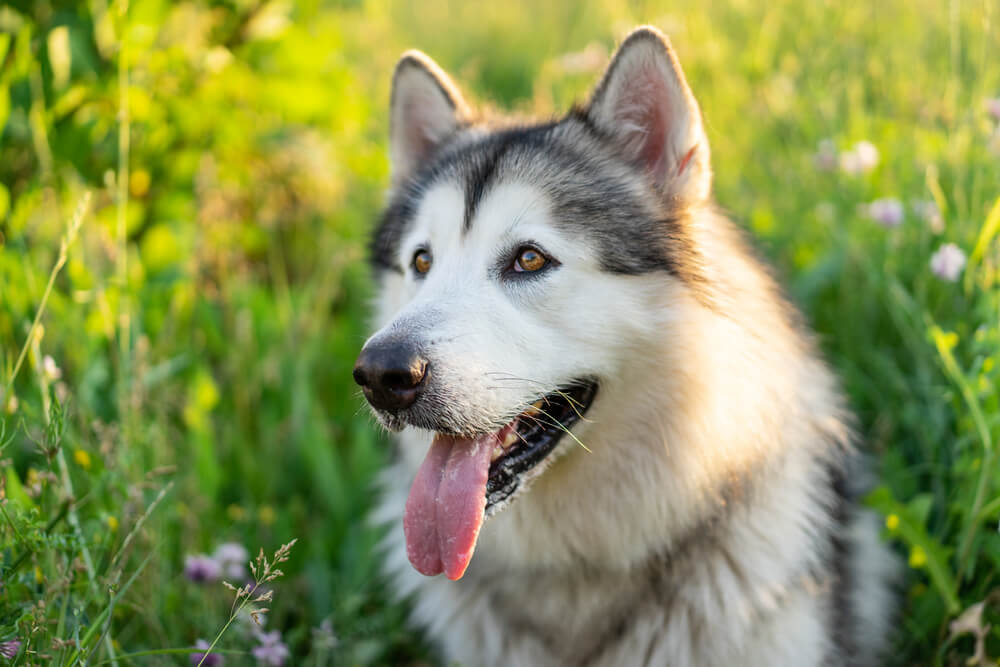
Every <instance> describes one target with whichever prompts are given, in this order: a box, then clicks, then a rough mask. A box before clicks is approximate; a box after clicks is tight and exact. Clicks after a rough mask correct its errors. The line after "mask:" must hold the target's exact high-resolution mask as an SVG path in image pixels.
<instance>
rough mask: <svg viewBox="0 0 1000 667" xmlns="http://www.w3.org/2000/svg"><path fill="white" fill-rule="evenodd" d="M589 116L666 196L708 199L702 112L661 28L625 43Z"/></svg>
mask: <svg viewBox="0 0 1000 667" xmlns="http://www.w3.org/2000/svg"><path fill="white" fill-rule="evenodd" d="M587 117H588V118H589V119H590V121H591V122H593V123H594V124H595V125H596V126H597V127H598V128H599V129H600V130H601V131H603V132H604V133H605V134H607V135H608V136H610V137H611V138H612V140H613V142H614V144H615V145H616V146H618V147H620V148H619V150H621V151H623V152H624V153H625V157H626V159H627V160H629V161H631V162H634V163H636V164H638V165H640V166H641V167H642V168H643V169H644V170H645V171H646V173H647V174H649V176H650V177H651V178H652V180H653V182H654V183H655V184H656V185H657V186H658V187H659V188H660V189H661V190H662V192H663V194H664V195H665V196H667V197H670V198H674V199H679V200H681V201H682V202H685V203H698V202H701V201H704V200H705V199H707V198H708V195H709V191H710V190H711V185H712V172H711V165H710V155H709V148H708V139H707V138H706V136H705V132H704V129H703V127H702V119H701V111H700V110H699V109H698V103H697V102H696V101H695V99H694V95H692V94H691V89H690V88H689V87H688V84H687V81H685V79H684V73H683V72H682V71H681V66H680V63H678V62H677V56H676V55H675V54H674V50H673V48H672V47H671V46H670V42H669V41H668V40H667V38H666V37H665V36H664V35H663V34H662V33H661V32H660V31H659V30H657V29H656V28H652V27H649V26H643V27H641V28H637V29H636V30H634V31H633V32H632V33H631V34H630V35H629V36H628V37H627V38H626V39H625V41H624V42H622V45H621V46H620V47H619V48H618V52H617V53H616V54H615V57H614V58H613V59H612V60H611V64H610V65H608V69H607V71H605V73H604V76H603V77H602V79H601V82H600V84H598V86H597V88H596V89H595V91H594V94H593V97H592V98H591V101H590V105H589V106H588V107H587Z"/></svg>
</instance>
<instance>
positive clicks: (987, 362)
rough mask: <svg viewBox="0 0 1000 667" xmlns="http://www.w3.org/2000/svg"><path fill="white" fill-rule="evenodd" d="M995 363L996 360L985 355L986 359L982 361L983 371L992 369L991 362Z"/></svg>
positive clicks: (987, 371)
mask: <svg viewBox="0 0 1000 667" xmlns="http://www.w3.org/2000/svg"><path fill="white" fill-rule="evenodd" d="M995 363H996V362H995V361H993V357H986V359H985V360H984V361H983V372H984V373H989V372H990V371H991V370H993V364H995Z"/></svg>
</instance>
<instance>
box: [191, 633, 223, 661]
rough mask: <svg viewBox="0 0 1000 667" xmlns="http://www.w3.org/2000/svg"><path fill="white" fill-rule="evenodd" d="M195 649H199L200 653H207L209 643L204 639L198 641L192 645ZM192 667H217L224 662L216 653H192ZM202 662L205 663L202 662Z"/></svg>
mask: <svg viewBox="0 0 1000 667" xmlns="http://www.w3.org/2000/svg"><path fill="white" fill-rule="evenodd" d="M194 647H195V648H199V649H201V650H202V651H208V647H209V643H208V642H207V641H205V640H204V639H199V640H198V641H196V642H195V643H194ZM189 657H190V658H191V664H192V665H203V667H218V666H219V665H221V664H222V663H224V662H225V660H224V659H223V658H222V656H221V655H219V654H218V653H209V654H208V655H205V653H192V654H191V655H190V656H189ZM202 660H204V661H205V662H202Z"/></svg>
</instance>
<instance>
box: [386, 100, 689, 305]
mask: <svg viewBox="0 0 1000 667" xmlns="http://www.w3.org/2000/svg"><path fill="white" fill-rule="evenodd" d="M570 125H572V126H573V127H569V126H570ZM554 130H566V131H572V132H575V133H577V134H579V133H581V132H582V133H583V135H584V136H583V140H582V141H574V140H572V139H570V138H564V139H563V138H559V137H558V136H557V134H558V133H557V132H555V131H554ZM459 134H460V133H459ZM591 142H593V143H591ZM609 142H610V139H609V138H608V137H604V136H603V135H601V133H600V132H599V131H598V130H597V129H596V128H595V127H594V126H593V124H592V123H591V122H590V121H589V119H587V118H586V116H585V115H584V114H583V112H582V111H580V110H574V111H571V112H570V113H569V114H568V115H567V116H566V117H565V118H563V119H562V120H561V121H559V122H548V123H541V124H538V125H531V126H523V127H515V128H509V129H504V130H499V131H497V132H494V133H493V134H489V135H487V136H485V137H484V138H482V139H479V140H476V141H473V142H470V143H468V144H464V145H458V146H457V147H454V146H450V145H449V144H455V143H460V142H455V141H454V140H453V138H452V139H450V140H449V141H446V142H444V143H443V145H441V146H438V147H437V148H436V149H435V150H434V152H433V154H432V155H431V156H430V158H429V159H428V161H427V162H425V163H424V164H423V165H421V167H420V168H419V169H418V170H417V172H416V173H415V174H414V175H413V176H412V177H411V178H410V179H409V180H408V181H407V182H405V183H403V184H402V185H401V187H400V188H399V189H398V190H397V192H396V193H395V195H394V197H393V199H392V201H391V202H390V203H389V205H388V207H387V208H386V210H385V212H384V213H383V215H382V220H381V222H380V224H379V226H378V228H377V230H376V233H375V239H374V241H373V243H372V245H371V260H372V263H373V266H374V268H375V269H376V270H377V271H378V270H385V269H390V270H396V271H399V270H400V267H399V263H398V262H399V260H398V257H397V253H398V243H399V239H400V237H401V236H402V234H403V233H404V232H405V230H406V227H407V226H408V225H409V224H410V222H411V220H412V217H413V214H414V212H415V210H416V207H417V205H418V203H419V201H420V197H421V196H422V194H423V193H424V192H426V191H427V189H428V188H430V187H431V186H432V185H433V184H434V183H435V182H438V181H440V180H445V179H454V180H457V181H458V182H460V183H462V184H463V187H464V189H465V211H464V225H465V229H466V230H468V229H469V227H470V226H471V224H472V222H473V219H474V217H475V212H476V209H477V207H478V205H479V204H480V202H481V201H482V198H483V197H484V196H485V194H486V193H487V192H488V190H489V188H490V187H491V185H492V184H493V183H494V182H496V181H498V180H500V179H501V178H503V177H504V176H505V175H507V174H508V173H509V174H511V175H513V176H514V177H515V178H517V177H521V178H530V179H532V181H531V182H532V183H533V184H535V185H537V186H538V187H540V188H542V190H543V191H544V192H545V193H546V194H547V195H548V196H549V197H550V198H551V203H552V210H553V214H554V216H555V223H556V224H557V225H559V226H561V227H563V228H564V229H567V230H568V231H569V232H571V233H573V234H574V235H576V236H578V237H579V238H584V239H590V240H592V241H593V243H594V245H595V246H596V247H595V252H596V254H597V257H598V259H599V261H600V263H601V268H602V269H603V270H605V271H608V272H610V273H617V274H622V275H640V274H644V273H650V272H657V271H663V272H666V273H668V274H670V275H672V276H674V277H676V278H678V279H679V280H682V281H684V282H685V283H688V284H689V285H691V286H692V287H693V288H695V291H696V293H698V294H701V293H707V281H706V280H705V279H704V278H703V276H702V273H701V268H700V267H701V261H700V259H699V257H698V253H697V251H696V249H695V246H694V242H693V240H692V239H691V238H690V237H689V234H688V232H687V230H686V218H687V212H686V211H682V210H676V209H675V208H674V206H675V205H674V203H672V202H670V201H665V202H662V205H661V206H659V210H650V209H649V203H648V202H643V201H641V200H640V198H639V197H637V195H636V193H635V192H634V191H633V190H632V182H631V181H628V180H617V179H614V178H610V177H609V174H612V173H614V170H613V169H608V168H607V167H608V166H609V164H615V163H617V164H619V165H621V164H622V163H621V162H620V160H618V159H617V157H616V156H615V154H614V151H613V146H612V145H610V143H609ZM577 144H579V145H577ZM703 300H705V301H707V299H703Z"/></svg>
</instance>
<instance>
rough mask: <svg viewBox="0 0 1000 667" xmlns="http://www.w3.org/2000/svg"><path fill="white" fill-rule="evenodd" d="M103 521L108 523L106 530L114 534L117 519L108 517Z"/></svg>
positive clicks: (116, 528)
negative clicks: (108, 529)
mask: <svg viewBox="0 0 1000 667" xmlns="http://www.w3.org/2000/svg"><path fill="white" fill-rule="evenodd" d="M105 521H106V522H107V523H108V528H110V529H111V532H115V531H116V530H118V519H117V517H113V516H109V517H108V518H107V519H105Z"/></svg>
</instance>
